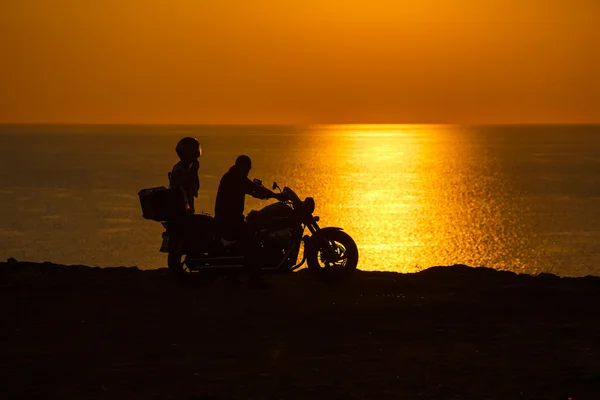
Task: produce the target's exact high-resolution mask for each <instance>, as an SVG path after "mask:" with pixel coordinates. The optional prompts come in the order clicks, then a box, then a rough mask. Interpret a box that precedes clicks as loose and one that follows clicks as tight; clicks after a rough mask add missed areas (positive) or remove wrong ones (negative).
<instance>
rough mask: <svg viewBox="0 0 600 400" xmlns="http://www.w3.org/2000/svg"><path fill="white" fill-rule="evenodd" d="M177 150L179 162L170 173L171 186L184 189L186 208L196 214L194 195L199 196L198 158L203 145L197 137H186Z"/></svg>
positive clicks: (179, 143)
mask: <svg viewBox="0 0 600 400" xmlns="http://www.w3.org/2000/svg"><path fill="white" fill-rule="evenodd" d="M175 151H176V152H177V155H178V156H179V162H178V163H177V164H175V165H174V166H173V169H172V171H171V173H170V174H169V181H170V182H169V183H170V187H171V188H173V187H178V188H181V189H182V191H183V193H184V194H185V202H186V209H187V211H188V213H190V214H194V212H195V209H194V197H198V190H199V189H200V179H199V178H198V169H199V168H200V162H199V160H198V158H199V157H200V156H201V155H202V147H201V146H200V143H199V142H198V140H196V138H193V137H184V138H183V139H181V140H180V141H179V142H178V143H177V146H175Z"/></svg>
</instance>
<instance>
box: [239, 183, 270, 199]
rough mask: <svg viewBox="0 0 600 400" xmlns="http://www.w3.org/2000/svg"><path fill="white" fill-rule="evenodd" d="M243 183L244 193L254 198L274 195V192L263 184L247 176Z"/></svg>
mask: <svg viewBox="0 0 600 400" xmlns="http://www.w3.org/2000/svg"><path fill="white" fill-rule="evenodd" d="M244 184H245V185H246V194H249V195H250V196H252V197H254V198H256V199H262V200H266V199H271V198H274V197H276V196H275V193H273V192H272V191H271V190H269V189H267V188H266V187H264V186H260V185H257V184H255V183H254V182H252V181H251V180H250V179H249V178H246V180H245V183H244Z"/></svg>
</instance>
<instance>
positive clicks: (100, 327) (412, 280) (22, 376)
mask: <svg viewBox="0 0 600 400" xmlns="http://www.w3.org/2000/svg"><path fill="white" fill-rule="evenodd" d="M267 281H268V282H269V283H270V284H271V287H270V289H268V290H256V289H251V288H248V287H246V286H244V285H227V284H226V283H225V282H221V281H217V282H215V283H214V284H213V285H211V286H210V287H204V288H197V287H196V288H194V287H184V286H181V285H180V284H178V283H177V282H175V281H173V280H172V279H171V277H170V276H169V274H168V271H166V270H152V271H141V270H138V269H137V268H90V267H85V266H62V265H56V264H50V263H43V264H37V263H24V262H20V263H19V262H16V261H14V260H12V261H11V262H9V263H0V319H1V323H0V355H1V357H0V393H1V395H0V396H1V397H2V398H3V399H13V398H27V399H29V398H36V397H37V398H44V399H51V398H60V399H84V398H85V399H94V398H106V399H133V398H141V399H154V398H156V399H163V398H167V399H307V398H314V399H316V398H319V399H320V398H323V399H382V398H390V399H520V398H523V399H564V400H567V399H569V398H571V399H573V400H579V399H599V398H600V346H599V343H600V318H599V317H598V315H600V313H599V309H600V307H599V306H600V278H597V277H586V278H559V277H556V276H554V275H548V274H544V275H540V276H537V277H533V276H529V275H516V274H514V273H510V272H499V271H495V270H491V269H487V268H470V267H467V266H452V267H434V268H430V269H427V270H424V271H422V272H419V273H416V274H397V273H387V272H361V271H357V273H356V274H355V275H354V276H353V277H351V278H350V279H347V280H346V281H344V282H342V283H338V284H327V283H323V282H322V281H319V280H317V279H315V278H314V277H313V276H312V274H311V273H309V272H307V271H300V272H298V273H294V274H290V275H285V276H272V277H268V278H267Z"/></svg>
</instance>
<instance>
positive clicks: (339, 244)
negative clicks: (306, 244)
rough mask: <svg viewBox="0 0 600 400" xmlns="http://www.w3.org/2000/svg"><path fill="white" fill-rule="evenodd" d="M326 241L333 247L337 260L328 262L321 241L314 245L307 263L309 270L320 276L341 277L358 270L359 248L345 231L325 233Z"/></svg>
mask: <svg viewBox="0 0 600 400" xmlns="http://www.w3.org/2000/svg"><path fill="white" fill-rule="evenodd" d="M323 235H324V238H325V241H326V242H327V243H328V244H329V246H331V249H332V250H333V252H334V253H335V255H336V259H334V260H328V259H327V256H326V253H325V252H324V251H323V250H324V248H323V247H324V244H323V243H322V242H321V241H315V243H313V244H312V246H311V248H310V250H309V252H308V254H307V257H306V262H307V264H308V268H309V269H310V270H311V271H313V272H315V273H319V274H326V275H328V276H339V275H342V274H347V273H350V272H353V271H355V270H356V266H357V265H358V247H357V246H356V243H355V242H354V239H352V237H351V236H350V235H348V234H347V233H346V232H344V231H339V230H332V231H328V232H326V233H323Z"/></svg>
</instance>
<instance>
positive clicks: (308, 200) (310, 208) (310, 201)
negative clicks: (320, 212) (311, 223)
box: [304, 197, 315, 214]
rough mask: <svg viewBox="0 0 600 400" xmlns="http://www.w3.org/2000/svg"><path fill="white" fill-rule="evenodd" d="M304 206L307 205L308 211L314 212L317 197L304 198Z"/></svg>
mask: <svg viewBox="0 0 600 400" xmlns="http://www.w3.org/2000/svg"><path fill="white" fill-rule="evenodd" d="M304 207H306V212H308V213H309V214H312V213H313V211H315V199H313V198H312V197H307V198H306V199H304Z"/></svg>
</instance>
